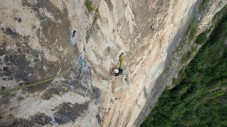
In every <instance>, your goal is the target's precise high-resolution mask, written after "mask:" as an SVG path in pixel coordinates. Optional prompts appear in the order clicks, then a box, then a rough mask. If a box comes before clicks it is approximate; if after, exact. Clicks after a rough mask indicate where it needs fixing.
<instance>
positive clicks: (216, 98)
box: [141, 6, 227, 127]
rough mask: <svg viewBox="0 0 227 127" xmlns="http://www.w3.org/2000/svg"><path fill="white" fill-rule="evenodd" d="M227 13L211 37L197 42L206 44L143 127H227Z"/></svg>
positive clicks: (202, 36)
mask: <svg viewBox="0 0 227 127" xmlns="http://www.w3.org/2000/svg"><path fill="white" fill-rule="evenodd" d="M226 12H227V11H226V6H225V7H224V9H222V10H221V12H219V13H218V14H217V15H216V16H215V17H214V20H213V21H214V22H213V23H214V26H215V28H214V30H213V31H212V32H211V34H209V35H208V33H209V32H210V30H207V31H205V32H204V33H202V34H200V35H199V37H198V39H196V41H197V43H198V44H204V43H205V44H204V45H203V47H202V48H201V49H200V50H199V51H198V53H197V54H196V56H195V57H194V59H193V60H192V61H191V62H190V63H189V65H188V66H187V67H185V68H183V69H182V70H181V71H180V73H179V76H178V78H177V79H174V80H173V86H175V87H174V88H172V89H170V90H166V91H164V92H163V93H162V95H161V96H160V98H159V101H158V103H157V106H156V107H155V108H154V109H153V110H152V112H151V113H150V114H149V116H148V117H147V119H146V120H145V121H144V123H143V124H142V125H141V126H142V127H224V126H227V93H226V89H227V71H226V70H227V45H226V44H224V41H225V39H226V37H227V14H226ZM208 31H209V32H208ZM208 36H209V37H208ZM190 56H191V55H190V53H187V54H186V57H190Z"/></svg>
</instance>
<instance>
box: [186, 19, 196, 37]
mask: <svg viewBox="0 0 227 127" xmlns="http://www.w3.org/2000/svg"><path fill="white" fill-rule="evenodd" d="M196 32H197V28H196V22H195V20H194V19H193V20H192V21H191V23H190V25H189V27H188V31H187V33H188V34H189V40H190V41H191V40H193V39H194V38H195V35H196Z"/></svg>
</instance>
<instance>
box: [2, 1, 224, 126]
mask: <svg viewBox="0 0 227 127" xmlns="http://www.w3.org/2000/svg"><path fill="white" fill-rule="evenodd" d="M197 2H198V1H196V0H167V1H166V0H143V1H138V0H93V1H92V5H91V7H92V9H91V10H90V11H89V10H88V9H87V7H89V6H90V5H88V4H87V5H85V4H84V3H85V1H84V0H67V1H63V0H58V1H56V0H17V1H8V0H2V1H0V13H1V15H0V28H1V30H0V45H1V47H0V74H1V75H0V76H1V78H0V86H1V95H0V102H1V103H0V125H1V126H23V127H24V126H56V125H59V126H82V127H89V126H91V127H94V126H95V127H97V126H103V127H109V126H111V127H112V126H116V127H122V126H128V127H131V126H134V125H137V124H138V123H139V122H138V121H136V120H137V119H140V118H141V117H144V116H141V115H140V113H141V112H143V111H144V108H146V107H147V106H146V104H147V101H152V102H155V101H156V100H157V98H158V96H153V95H154V94H157V95H159V94H160V93H161V92H162V90H163V88H164V85H163V84H162V85H161V86H160V87H157V86H158V85H159V84H158V83H157V79H158V78H160V76H161V75H162V73H163V70H164V68H165V66H166V60H167V59H168V57H169V55H170V54H168V53H169V52H168V49H169V48H172V50H174V48H175V47H174V46H173V47H171V44H172V43H175V42H174V41H176V40H179V39H180V38H181V37H182V36H183V32H182V33H180V34H179V32H178V31H179V30H182V31H184V30H185V29H186V28H187V26H188V20H189V19H190V16H191V15H192V13H193V9H194V7H195V6H196V5H197V4H198V3H197ZM226 2H227V1H226V0H224V1H222V0H217V1H212V0H211V2H210V7H211V8H210V10H209V11H208V12H206V15H205V16H204V17H203V19H202V22H201V25H200V27H201V31H203V29H204V27H205V26H206V27H208V26H209V21H210V20H211V19H212V17H213V15H214V14H215V13H216V12H217V11H218V10H220V9H221V8H222V7H223V6H224V5H225V4H226ZM203 20H204V21H203ZM73 31H74V32H73ZM73 33H75V34H73ZM176 38H177V39H176ZM122 52H124V57H125V63H124V75H120V76H118V77H114V76H112V75H111V74H110V69H111V68H112V63H115V64H117V63H118V56H119V55H120V54H121V53H122ZM167 56H168V57H167ZM167 64H168V63H167ZM34 83H35V84H34ZM26 85H32V87H26ZM18 86H21V87H18ZM22 87H26V88H24V89H20V88H22ZM154 87H157V89H155V91H154ZM11 88H18V89H19V90H13V91H11V92H5V91H8V90H10V89H11ZM3 93H4V94H3Z"/></svg>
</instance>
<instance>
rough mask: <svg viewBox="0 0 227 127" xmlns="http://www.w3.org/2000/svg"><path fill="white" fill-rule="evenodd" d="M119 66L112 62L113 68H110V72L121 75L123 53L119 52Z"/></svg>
mask: <svg viewBox="0 0 227 127" xmlns="http://www.w3.org/2000/svg"><path fill="white" fill-rule="evenodd" d="M119 62H120V64H119V66H116V65H114V64H113V66H114V67H113V68H112V69H111V70H110V72H111V74H112V75H114V76H119V75H123V62H124V56H123V53H121V55H120V56H119Z"/></svg>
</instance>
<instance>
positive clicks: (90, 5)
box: [84, 0, 94, 12]
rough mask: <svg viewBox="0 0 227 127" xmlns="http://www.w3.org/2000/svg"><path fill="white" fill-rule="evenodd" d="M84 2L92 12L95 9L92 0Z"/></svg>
mask: <svg viewBox="0 0 227 127" xmlns="http://www.w3.org/2000/svg"><path fill="white" fill-rule="evenodd" d="M84 4H85V6H86V8H87V10H88V12H92V11H93V10H94V8H93V5H92V2H91V0H85V3H84Z"/></svg>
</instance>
